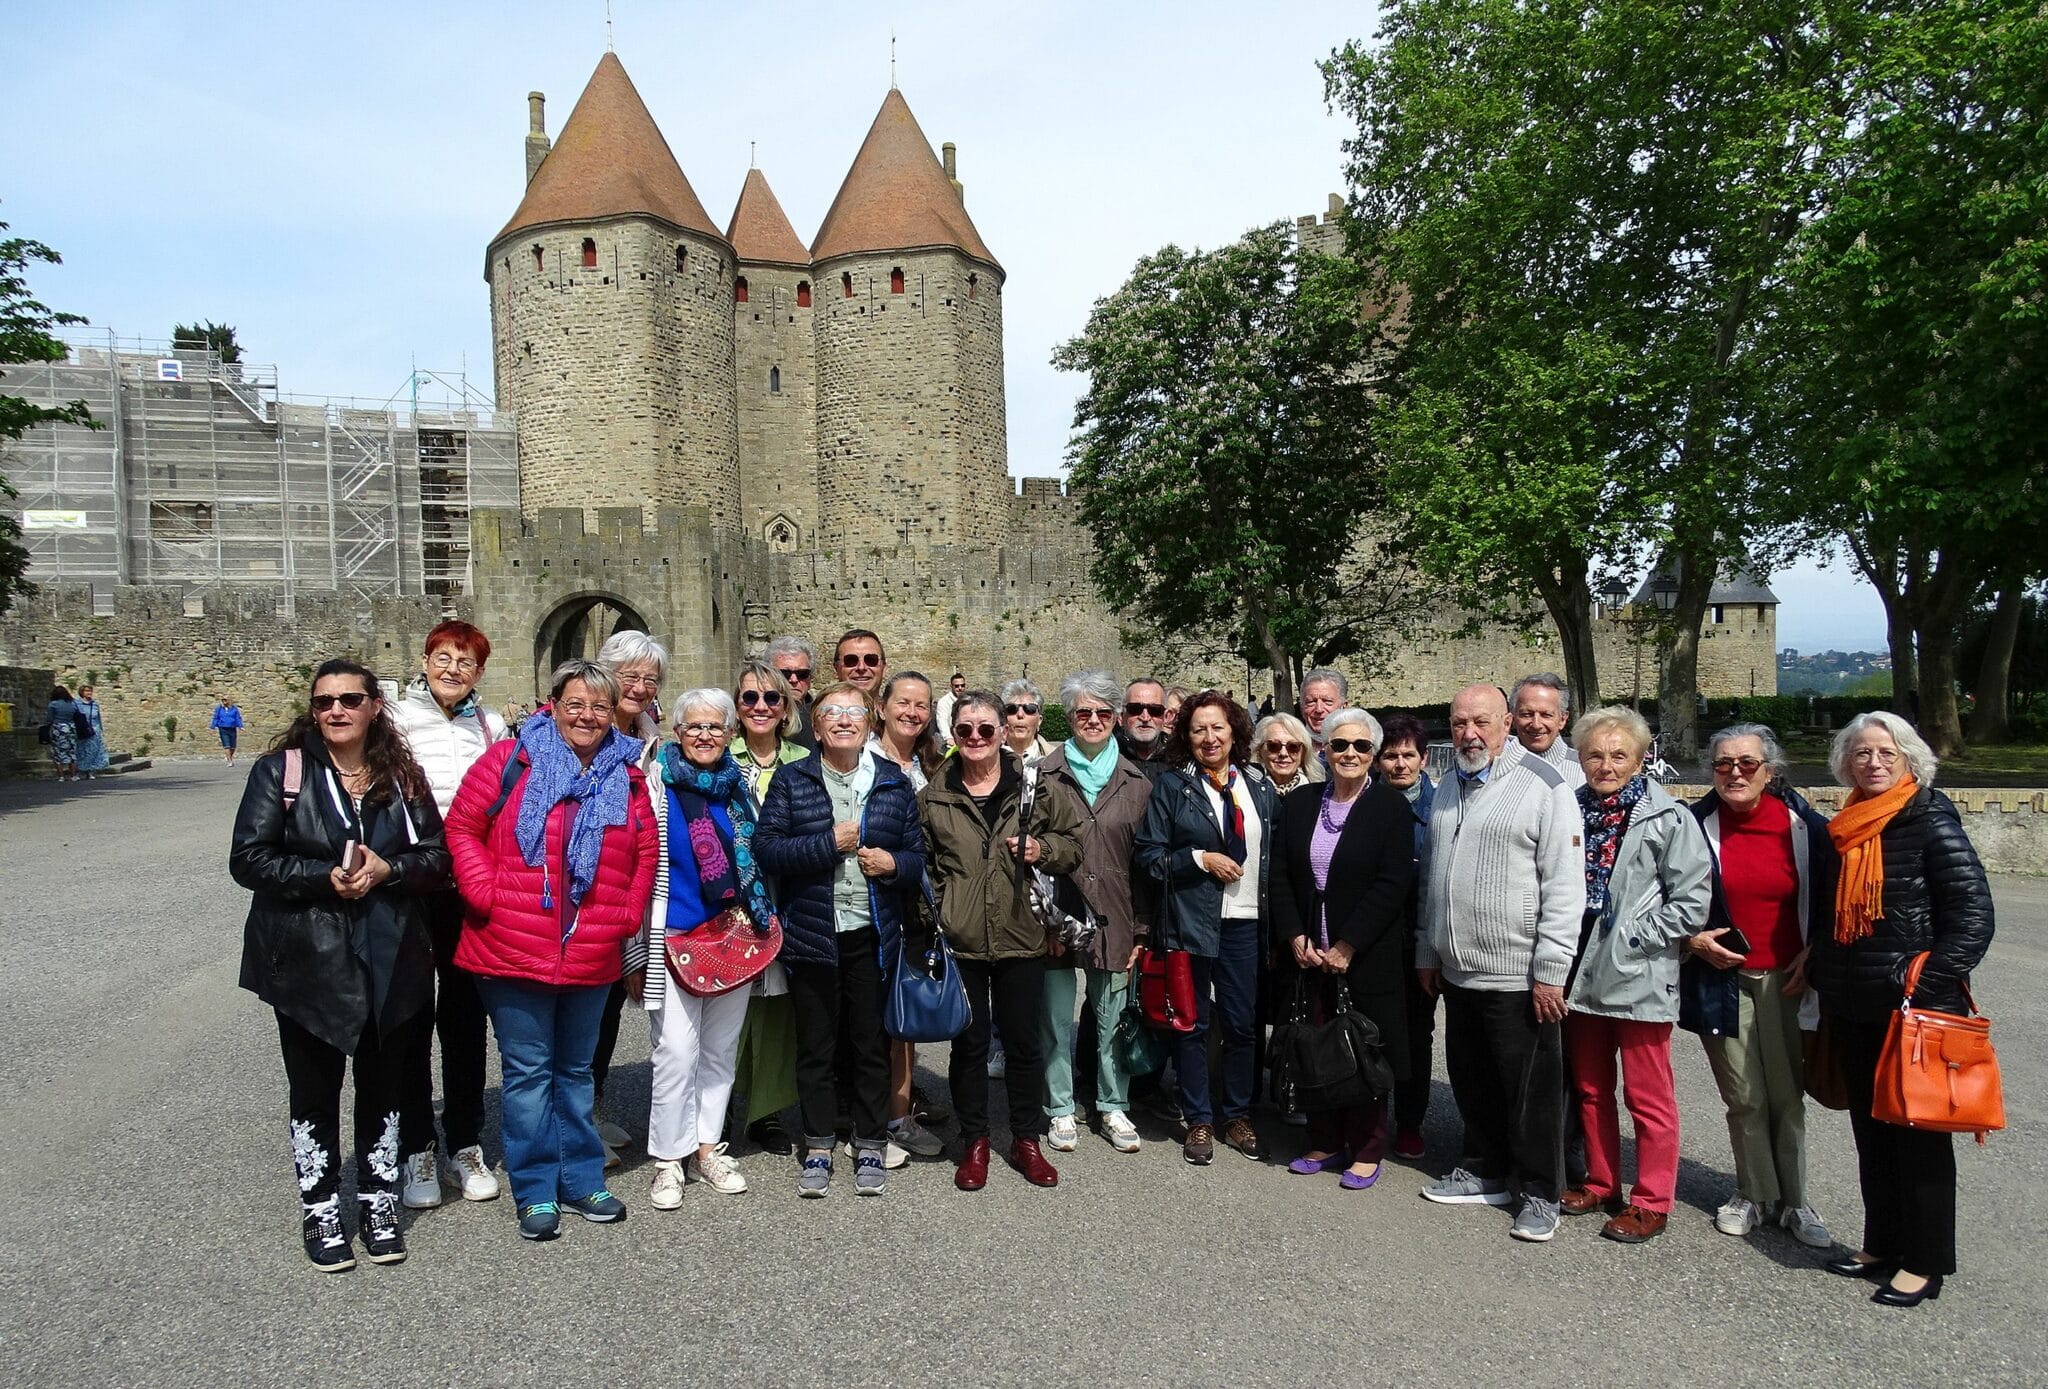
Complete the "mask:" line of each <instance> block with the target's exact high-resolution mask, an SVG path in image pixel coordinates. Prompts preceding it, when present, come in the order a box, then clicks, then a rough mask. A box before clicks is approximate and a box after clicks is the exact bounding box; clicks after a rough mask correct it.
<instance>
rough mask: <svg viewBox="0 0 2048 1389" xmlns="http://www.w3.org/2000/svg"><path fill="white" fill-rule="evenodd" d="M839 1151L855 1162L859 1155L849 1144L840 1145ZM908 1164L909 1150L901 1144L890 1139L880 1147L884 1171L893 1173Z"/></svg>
mask: <svg viewBox="0 0 2048 1389" xmlns="http://www.w3.org/2000/svg"><path fill="white" fill-rule="evenodd" d="M891 1132H892V1133H893V1132H894V1130H891ZM839 1151H840V1152H842V1153H844V1154H846V1155H847V1156H848V1157H850V1158H854V1159H856V1160H858V1159H859V1157H860V1154H859V1153H856V1152H855V1151H854V1150H853V1144H851V1143H842V1144H840V1145H839ZM909 1162H910V1150H909V1149H908V1148H906V1147H904V1146H903V1145H902V1144H901V1143H898V1142H897V1141H896V1140H895V1139H894V1138H891V1139H890V1140H889V1141H888V1142H887V1143H884V1144H883V1145H882V1167H883V1169H884V1170H885V1171H889V1172H894V1171H895V1170H896V1169H897V1168H899V1167H903V1166H906V1165H908V1164H909Z"/></svg>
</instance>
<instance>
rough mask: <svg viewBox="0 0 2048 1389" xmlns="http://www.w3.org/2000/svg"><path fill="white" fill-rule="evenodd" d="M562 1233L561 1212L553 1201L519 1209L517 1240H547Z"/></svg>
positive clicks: (540, 1202) (537, 1202) (539, 1202)
mask: <svg viewBox="0 0 2048 1389" xmlns="http://www.w3.org/2000/svg"><path fill="white" fill-rule="evenodd" d="M561 1233H562V1212H561V1208H560V1207H558V1206H556V1205H555V1203H554V1202H553V1201H536V1202H534V1203H533V1204H532V1205H530V1206H521V1207H520V1208H519V1238H521V1239H530V1240H549V1239H553V1238H554V1237H555V1236H556V1235H559V1234H561Z"/></svg>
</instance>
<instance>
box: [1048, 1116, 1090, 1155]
mask: <svg viewBox="0 0 2048 1389" xmlns="http://www.w3.org/2000/svg"><path fill="white" fill-rule="evenodd" d="M1080 1141H1081V1140H1080V1129H1079V1128H1078V1127H1077V1126H1076V1125H1075V1123H1074V1116H1073V1115H1071V1114H1056V1115H1054V1116H1053V1120H1052V1124H1051V1126H1050V1127H1048V1128H1047V1130H1046V1134H1045V1146H1046V1147H1048V1148H1050V1149H1052V1150H1053V1151H1054V1152H1056V1153H1071V1152H1073V1151H1074V1148H1075V1146H1076V1145H1077V1144H1079V1142H1080Z"/></svg>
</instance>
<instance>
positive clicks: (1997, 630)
mask: <svg viewBox="0 0 2048 1389" xmlns="http://www.w3.org/2000/svg"><path fill="white" fill-rule="evenodd" d="M2025 596H2026V589H2025V587H2024V586H2023V585H2020V584H2017V583H2008V584H2007V585H2006V586H2005V587H2004V588H2002V589H2000V590H1999V593H1998V606H1997V607H1996V608H1994V609H1993V610H1992V613H1991V629H1990V631H1989V632H1987V633H1986V634H1985V638H1984V662H1983V664H1982V665H1981V666H1979V667H1978V669H1977V688H1976V695H1977V708H1976V711H1975V712H1974V713H1973V714H1971V716H1970V741H1971V742H1973V743H2002V742H2004V741H2005V740H2006V737H2007V736H2008V723H2007V717H2008V713H2009V709H2010V700H2009V697H2008V692H2009V690H2010V688H2011V684H2012V653H2013V647H2014V646H2016V645H2017V644H2018V642H2019V637H2020V611H2021V609H2022V607H2023V606H2024V605H2023V603H2022V599H2024V598H2025Z"/></svg>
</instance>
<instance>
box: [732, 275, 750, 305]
mask: <svg viewBox="0 0 2048 1389" xmlns="http://www.w3.org/2000/svg"><path fill="white" fill-rule="evenodd" d="M732 302H733V303H735V304H744V303H746V302H747V277H746V276H745V275H742V276H740V277H739V278H738V279H737V280H734V281H733V282H732Z"/></svg>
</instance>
